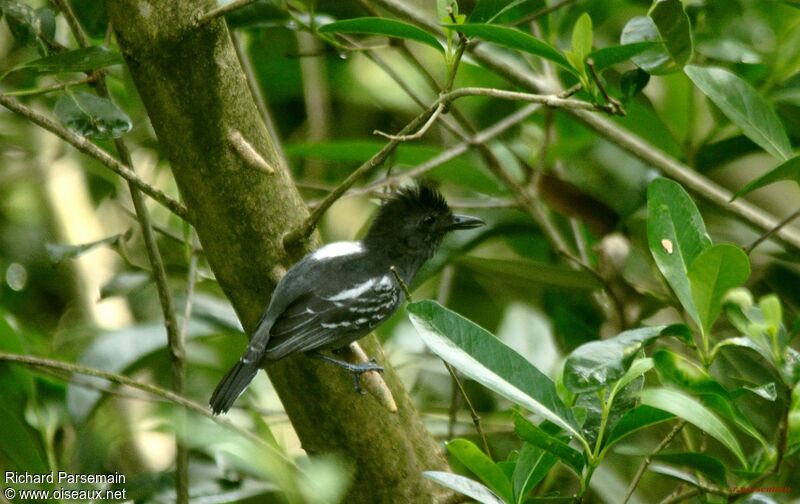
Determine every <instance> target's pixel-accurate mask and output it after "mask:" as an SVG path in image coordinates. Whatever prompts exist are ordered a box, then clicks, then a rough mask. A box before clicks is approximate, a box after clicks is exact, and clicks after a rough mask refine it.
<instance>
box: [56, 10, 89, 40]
mask: <svg viewBox="0 0 800 504" xmlns="http://www.w3.org/2000/svg"><path fill="white" fill-rule="evenodd" d="M53 3H54V4H55V5H56V7H58V10H60V11H61V13H62V14H63V15H64V18H65V19H66V20H67V24H68V25H69V29H70V31H71V32H72V35H73V36H74V37H75V40H76V41H77V42H78V45H79V46H80V47H89V45H90V44H91V42H90V41H89V37H88V36H87V35H86V32H85V31H83V27H82V26H81V23H80V21H78V18H77V17H76V16H75V12H74V11H73V10H72V6H71V5H70V4H69V0H53Z"/></svg>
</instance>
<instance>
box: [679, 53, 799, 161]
mask: <svg viewBox="0 0 800 504" xmlns="http://www.w3.org/2000/svg"><path fill="white" fill-rule="evenodd" d="M684 71H685V72H686V75H688V76H689V78H690V79H691V80H692V82H694V84H695V86H697V87H698V88H700V90H701V91H702V92H703V94H705V95H706V96H707V97H708V98H709V99H710V100H711V101H712V102H714V104H715V105H716V106H717V107H719V109H720V110H721V111H722V112H723V113H724V114H725V115H726V116H727V117H728V119H730V120H731V122H732V123H733V124H735V125H736V126H738V127H739V128H740V129H741V130H742V133H744V134H745V135H746V136H747V137H748V138H750V140H752V141H754V142H755V143H757V144H758V145H760V146H761V148H763V149H764V150H765V151H767V152H769V153H770V154H772V155H773V156H775V157H776V158H778V159H780V160H782V161H785V160H788V159H789V158H791V157H792V155H793V153H792V145H791V144H790V143H789V137H788V136H786V130H785V129H784V128H783V124H781V121H780V119H778V116H777V115H775V112H774V111H773V110H772V108H771V107H770V105H769V104H768V103H767V102H766V100H764V98H762V97H761V95H760V94H758V91H756V90H755V89H753V87H752V86H750V84H748V83H747V82H745V81H744V80H742V79H741V78H740V77H738V76H737V75H735V74H733V73H731V72H729V71H728V70H724V69H722V68H713V67H711V68H705V67H699V66H694V65H689V66H687V67H686V68H685V69H684Z"/></svg>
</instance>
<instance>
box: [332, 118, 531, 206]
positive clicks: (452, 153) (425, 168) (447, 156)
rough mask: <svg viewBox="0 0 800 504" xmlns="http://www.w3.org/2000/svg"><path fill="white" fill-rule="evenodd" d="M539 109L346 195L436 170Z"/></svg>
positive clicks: (390, 184) (361, 192) (490, 127)
mask: <svg viewBox="0 0 800 504" xmlns="http://www.w3.org/2000/svg"><path fill="white" fill-rule="evenodd" d="M540 108H541V105H539V104H530V105H527V106H525V107H522V108H521V109H519V110H517V111H515V112H513V113H511V114H509V115H508V116H506V117H505V118H503V119H501V120H500V121H498V122H496V123H495V124H493V125H492V126H489V127H488V128H486V129H484V130H481V131H479V132H478V133H476V134H475V135H473V136H472V137H471V138H469V139H468V140H467V141H464V142H461V143H459V144H456V145H454V146H453V147H450V148H449V149H447V150H444V151H442V152H440V153H439V154H437V155H436V156H434V157H432V158H431V159H429V160H427V161H425V162H424V163H421V164H419V165H417V166H415V167H413V168H411V169H410V170H407V171H404V172H403V173H400V174H397V175H394V176H391V177H386V178H384V179H381V180H378V181H376V182H374V183H372V184H368V185H367V186H365V187H363V188H359V189H354V190H351V191H348V194H351V195H360V194H367V193H370V192H372V191H375V190H377V189H379V188H381V187H386V186H392V185H396V184H398V183H399V182H400V181H401V180H403V179H405V178H417V177H419V176H421V175H423V174H425V173H427V172H429V171H430V170H433V169H434V168H437V167H439V166H441V165H443V164H445V163H447V162H448V161H451V160H453V159H455V158H457V157H458V156H460V155H461V154H464V153H465V152H467V151H468V150H469V149H470V147H473V146H475V145H479V144H483V143H486V142H488V141H490V140H493V139H494V138H496V137H498V136H499V135H501V134H503V133H505V132H506V131H508V130H509V129H510V128H513V127H514V126H516V125H518V124H519V123H521V122H522V121H524V120H525V119H527V118H528V117H530V116H531V115H533V114H534V113H536V111H538V110H539V109H540Z"/></svg>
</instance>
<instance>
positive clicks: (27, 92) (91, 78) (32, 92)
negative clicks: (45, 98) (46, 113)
mask: <svg viewBox="0 0 800 504" xmlns="http://www.w3.org/2000/svg"><path fill="white" fill-rule="evenodd" d="M100 76H101V73H100V72H92V73H90V74H89V75H87V76H86V77H82V78H80V79H75V80H71V81H69V82H59V83H57V84H53V85H51V86H47V87H42V88H35V89H20V90H19V91H9V92H7V93H4V94H5V95H6V96H36V95H42V94H47V93H52V92H53V91H61V90H62V89H65V88H68V87H72V86H80V85H82V84H90V83H92V82H95V81H97V79H99V78H100Z"/></svg>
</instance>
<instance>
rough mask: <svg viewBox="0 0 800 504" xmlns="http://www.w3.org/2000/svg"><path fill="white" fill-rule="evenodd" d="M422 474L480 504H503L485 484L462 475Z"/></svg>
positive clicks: (437, 472)
mask: <svg viewBox="0 0 800 504" xmlns="http://www.w3.org/2000/svg"><path fill="white" fill-rule="evenodd" d="M422 475H423V476H425V477H426V478H428V479H431V480H433V481H435V482H436V483H438V484H440V485H442V486H445V487H447V488H450V489H451V490H455V491H456V492H459V493H462V494H464V495H466V496H467V497H470V498H472V499H475V500H476V501H477V502H480V503H481V504H504V502H503V500H502V499H500V497H498V496H497V495H495V494H494V493H493V492H492V491H491V490H489V489H488V488H487V487H486V486H484V485H482V484H480V483H478V482H477V481H475V480H471V479H469V478H465V477H464V476H459V475H458V474H453V473H449V472H442V471H425V472H423V473H422Z"/></svg>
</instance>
